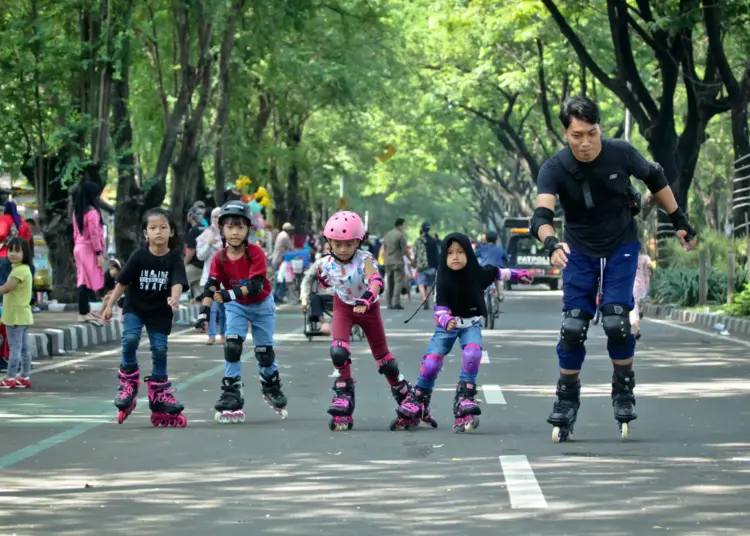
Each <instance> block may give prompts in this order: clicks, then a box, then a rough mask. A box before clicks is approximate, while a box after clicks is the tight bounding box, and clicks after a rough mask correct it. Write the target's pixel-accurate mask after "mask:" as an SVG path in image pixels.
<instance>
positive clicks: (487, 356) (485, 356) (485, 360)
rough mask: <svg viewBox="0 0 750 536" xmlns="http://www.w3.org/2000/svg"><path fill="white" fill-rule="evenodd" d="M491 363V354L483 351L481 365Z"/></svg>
mask: <svg viewBox="0 0 750 536" xmlns="http://www.w3.org/2000/svg"><path fill="white" fill-rule="evenodd" d="M489 362H490V354H488V353H487V351H486V350H483V351H482V360H481V361H480V363H488V364H489Z"/></svg>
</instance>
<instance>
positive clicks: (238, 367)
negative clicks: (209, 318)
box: [224, 296, 279, 378]
mask: <svg viewBox="0 0 750 536" xmlns="http://www.w3.org/2000/svg"><path fill="white" fill-rule="evenodd" d="M224 307H225V310H226V312H227V335H226V336H227V339H229V338H230V337H232V336H233V335H235V336H238V337H240V338H241V339H242V340H243V341H244V340H245V338H246V337H247V324H248V322H249V323H250V326H251V330H252V336H253V344H254V345H255V346H273V342H274V341H273V335H274V333H275V330H276V316H275V313H276V303H275V302H274V301H273V296H268V297H267V298H266V299H265V300H263V301H262V302H260V303H251V304H244V303H237V302H235V301H233V302H229V303H227V304H225V306H224ZM278 368H279V367H278V366H277V365H276V360H274V362H273V363H272V364H271V366H269V367H261V366H260V365H258V371H259V372H260V374H261V375H263V376H265V377H268V376H270V375H271V374H273V373H274V372H276V371H277V370H278ZM224 376H226V377H228V378H234V377H236V376H242V361H238V362H237V363H230V362H229V361H227V362H225V364H224Z"/></svg>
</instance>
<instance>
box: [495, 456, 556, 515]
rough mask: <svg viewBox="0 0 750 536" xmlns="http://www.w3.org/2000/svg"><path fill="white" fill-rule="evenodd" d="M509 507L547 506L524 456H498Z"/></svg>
mask: <svg viewBox="0 0 750 536" xmlns="http://www.w3.org/2000/svg"><path fill="white" fill-rule="evenodd" d="M500 465H501V466H502V468H503V475H504V476H505V486H506V487H507V488H508V495H509V496H510V507H511V508H547V501H546V500H545V499H544V494H543V493H542V489H541V488H540V487H539V483H538V482H537V481H536V477H535V476H534V471H533V470H532V469H531V465H530V464H529V460H528V459H526V456H523V455H519V456H500Z"/></svg>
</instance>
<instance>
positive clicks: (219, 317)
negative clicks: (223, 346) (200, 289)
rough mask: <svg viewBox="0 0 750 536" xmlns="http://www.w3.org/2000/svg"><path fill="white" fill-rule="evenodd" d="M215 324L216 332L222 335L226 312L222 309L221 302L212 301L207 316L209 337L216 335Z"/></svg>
mask: <svg viewBox="0 0 750 536" xmlns="http://www.w3.org/2000/svg"><path fill="white" fill-rule="evenodd" d="M217 326H218V328H219V331H218V334H219V335H222V336H223V335H224V333H225V332H226V331H227V314H226V311H225V310H224V304H223V303H219V302H214V303H213V305H211V316H209V320H208V336H209V337H212V338H213V337H216V334H217V331H216V328H217Z"/></svg>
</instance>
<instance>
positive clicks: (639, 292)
mask: <svg viewBox="0 0 750 536" xmlns="http://www.w3.org/2000/svg"><path fill="white" fill-rule="evenodd" d="M653 275H654V268H653V266H652V264H651V257H649V256H648V254H647V253H646V249H645V248H641V253H640V255H638V272H637V273H636V275H635V285H633V299H634V300H635V307H633V310H632V311H630V325H631V326H633V332H634V334H635V338H636V340H637V339H640V338H641V314H640V313H641V311H640V306H639V303H640V301H641V300H642V299H643V298H645V297H646V296H648V289H649V286H650V285H651V278H652V277H653Z"/></svg>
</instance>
